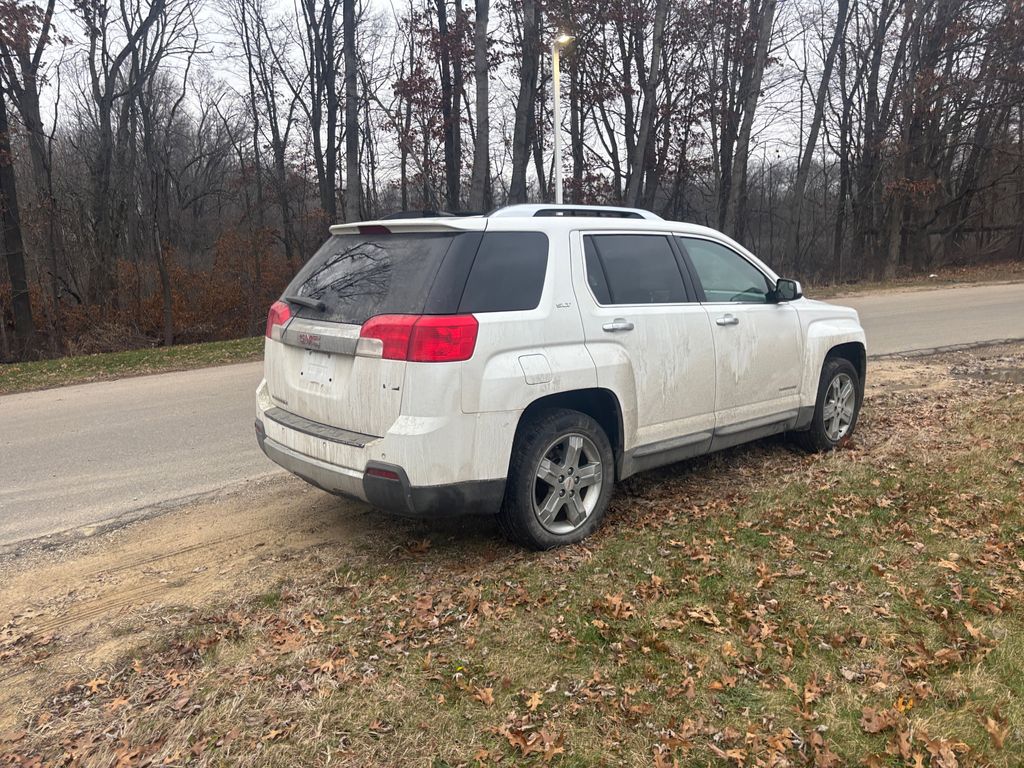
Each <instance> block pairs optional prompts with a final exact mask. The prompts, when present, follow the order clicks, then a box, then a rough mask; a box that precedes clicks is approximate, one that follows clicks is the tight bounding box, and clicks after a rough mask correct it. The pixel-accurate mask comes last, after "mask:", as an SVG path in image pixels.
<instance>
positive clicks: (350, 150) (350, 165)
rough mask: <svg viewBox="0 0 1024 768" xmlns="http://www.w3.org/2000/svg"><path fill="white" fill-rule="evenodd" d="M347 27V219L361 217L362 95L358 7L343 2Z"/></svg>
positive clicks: (348, 0)
mask: <svg viewBox="0 0 1024 768" xmlns="http://www.w3.org/2000/svg"><path fill="white" fill-rule="evenodd" d="M342 16H343V18H342V24H343V25H344V27H345V183H346V189H345V219H346V220H347V221H356V220H358V219H359V218H360V217H361V213H360V212H361V209H362V182H361V180H360V178H359V93H358V91H357V89H356V78H357V74H358V73H357V56H356V3H355V0H342Z"/></svg>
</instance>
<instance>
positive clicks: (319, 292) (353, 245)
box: [285, 232, 479, 325]
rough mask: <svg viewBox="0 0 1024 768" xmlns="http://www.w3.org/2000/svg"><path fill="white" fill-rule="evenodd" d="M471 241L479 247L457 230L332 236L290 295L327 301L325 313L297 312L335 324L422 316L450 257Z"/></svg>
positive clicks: (287, 292)
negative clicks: (461, 243) (464, 241)
mask: <svg viewBox="0 0 1024 768" xmlns="http://www.w3.org/2000/svg"><path fill="white" fill-rule="evenodd" d="M466 238H468V239H470V240H472V241H473V242H472V245H473V246H475V245H476V244H478V243H479V235H476V234H474V233H458V232H456V233H449V232H410V233H395V234H379V235H364V234H352V235H332V236H331V239H330V240H328V241H327V242H326V243H324V244H323V245H322V246H321V247H320V250H318V251H317V252H316V253H315V254H314V255H313V258H311V259H310V260H309V261H308V262H306V265H305V266H304V267H303V268H302V269H301V270H299V273H298V274H297V275H296V276H295V279H294V280H292V282H291V284H290V285H289V286H288V288H287V289H286V290H285V296H305V297H307V298H310V299H317V300H319V301H322V302H323V303H324V305H325V306H326V310H325V311H324V312H318V311H317V310H316V309H310V308H306V307H298V306H295V305H293V306H292V311H293V312H295V314H297V315H298V316H300V317H307V318H311V319H318V320H327V321H329V322H335V323H353V324H360V325H361V324H362V323H364V322H366V320H368V319H369V318H371V317H373V316H374V315H388V314H421V313H424V312H425V309H426V304H427V298H428V296H429V294H430V290H431V286H432V285H433V283H434V279H435V278H436V277H437V273H438V270H439V268H440V267H441V264H442V262H443V261H444V259H445V255H446V254H447V253H448V251H449V249H451V248H452V246H453V244H455V242H456V241H457V240H460V239H466ZM473 250H474V251H475V247H474V248H473ZM460 287H461V286H460Z"/></svg>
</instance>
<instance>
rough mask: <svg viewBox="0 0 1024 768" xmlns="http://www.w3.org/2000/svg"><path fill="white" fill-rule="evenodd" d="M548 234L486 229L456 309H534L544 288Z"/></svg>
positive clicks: (500, 310)
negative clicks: (486, 231) (489, 230)
mask: <svg viewBox="0 0 1024 768" xmlns="http://www.w3.org/2000/svg"><path fill="white" fill-rule="evenodd" d="M547 267H548V238H547V235H545V234H543V233H541V232H488V233H486V234H485V235H484V236H483V239H482V240H481V242H480V249H479V250H478V251H477V254H476V259H475V260H474V261H473V268H472V270H471V271H470V273H469V279H468V280H467V281H466V290H465V292H464V293H463V294H462V302H461V303H460V304H459V311H460V312H514V311H519V310H526V309H535V308H536V307H537V305H538V304H540V295H541V292H542V291H543V290H544V275H545V274H546V272H547Z"/></svg>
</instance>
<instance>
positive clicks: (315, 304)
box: [284, 295, 327, 312]
mask: <svg viewBox="0 0 1024 768" xmlns="http://www.w3.org/2000/svg"><path fill="white" fill-rule="evenodd" d="M284 300H285V301H287V302H288V303H289V304H298V305H299V306H300V307H307V308H308V309H315V310H316V311H317V312H326V311H327V305H326V304H324V303H323V302H322V301H320V300H319V299H308V298H306V297H305V296H288V295H285V297H284Z"/></svg>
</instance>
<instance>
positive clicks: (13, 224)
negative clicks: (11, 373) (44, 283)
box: [0, 89, 36, 360]
mask: <svg viewBox="0 0 1024 768" xmlns="http://www.w3.org/2000/svg"><path fill="white" fill-rule="evenodd" d="M0 219H2V222H3V243H2V245H3V248H4V251H5V255H6V261H7V275H8V277H9V278H10V280H11V304H12V307H13V309H14V353H15V356H16V357H17V358H18V359H21V360H24V359H25V358H26V357H27V356H28V354H29V353H30V352H31V351H32V350H33V348H34V347H35V336H36V328H35V324H34V323H33V321H32V299H31V296H30V295H29V292H28V276H27V274H26V272H25V248H24V244H23V242H22V239H21V219H20V216H19V210H18V188H17V183H16V179H15V174H14V155H13V154H12V153H11V137H10V133H9V126H8V124H7V93H6V92H5V91H4V90H3V89H0ZM0 322H3V318H2V316H0Z"/></svg>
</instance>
